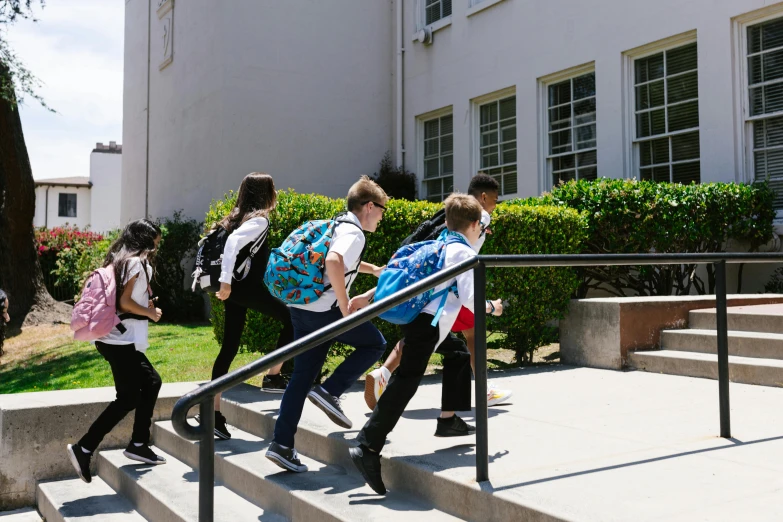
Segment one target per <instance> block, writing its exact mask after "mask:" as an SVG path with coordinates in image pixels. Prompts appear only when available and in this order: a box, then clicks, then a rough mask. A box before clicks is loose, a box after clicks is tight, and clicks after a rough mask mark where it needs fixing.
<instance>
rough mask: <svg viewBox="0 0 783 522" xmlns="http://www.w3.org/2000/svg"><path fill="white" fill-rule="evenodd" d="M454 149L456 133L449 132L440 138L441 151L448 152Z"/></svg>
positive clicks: (442, 152)
mask: <svg viewBox="0 0 783 522" xmlns="http://www.w3.org/2000/svg"><path fill="white" fill-rule="evenodd" d="M452 151H454V135H453V134H449V135H448V136H443V137H442V138H441V139H440V153H441V154H446V153H449V152H452Z"/></svg>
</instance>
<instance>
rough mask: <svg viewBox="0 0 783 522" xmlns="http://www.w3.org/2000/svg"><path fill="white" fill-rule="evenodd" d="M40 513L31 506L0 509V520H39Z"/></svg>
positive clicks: (14, 521)
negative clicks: (7, 509)
mask: <svg viewBox="0 0 783 522" xmlns="http://www.w3.org/2000/svg"><path fill="white" fill-rule="evenodd" d="M41 520H42V519H41V515H39V514H38V511H36V510H35V509H32V508H25V509H15V510H13V511H0V522H41Z"/></svg>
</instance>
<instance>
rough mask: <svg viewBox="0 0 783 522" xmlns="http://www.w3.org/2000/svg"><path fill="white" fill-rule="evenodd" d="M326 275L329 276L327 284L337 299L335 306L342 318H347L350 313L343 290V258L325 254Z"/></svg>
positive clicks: (335, 254)
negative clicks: (330, 286) (338, 308)
mask: <svg viewBox="0 0 783 522" xmlns="http://www.w3.org/2000/svg"><path fill="white" fill-rule="evenodd" d="M326 275H327V276H329V282H330V283H331V285H332V288H333V289H334V295H335V297H337V306H339V307H340V312H342V314H343V317H347V316H348V315H349V314H350V313H351V312H350V310H349V308H348V292H347V291H346V290H345V264H344V262H343V256H341V255H340V254H338V253H337V252H329V253H328V254H326Z"/></svg>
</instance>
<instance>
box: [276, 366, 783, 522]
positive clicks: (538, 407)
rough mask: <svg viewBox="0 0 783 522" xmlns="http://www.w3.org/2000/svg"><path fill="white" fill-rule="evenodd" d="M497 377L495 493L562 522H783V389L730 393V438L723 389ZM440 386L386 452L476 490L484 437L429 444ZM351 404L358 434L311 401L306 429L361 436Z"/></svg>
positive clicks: (571, 371)
mask: <svg viewBox="0 0 783 522" xmlns="http://www.w3.org/2000/svg"><path fill="white" fill-rule="evenodd" d="M490 379H492V380H494V381H495V382H496V383H497V384H498V385H499V386H500V387H504V388H510V389H512V390H513V391H514V397H513V399H512V403H511V404H508V405H505V406H498V407H494V408H491V409H490V443H489V448H490V468H489V473H490V482H489V484H485V485H482V489H485V490H487V491H491V492H492V493H493V494H494V495H498V496H502V497H504V498H505V499H507V500H510V501H513V502H515V503H519V504H523V505H526V506H528V507H529V508H533V509H536V510H538V511H540V512H543V513H548V514H550V515H552V516H554V517H555V518H560V519H565V520H578V521H602V522H605V521H610V520H616V521H629V520H633V521H653V520H655V521H658V520H660V521H664V520H665V521H677V520H682V521H694V520H709V521H718V520H725V521H736V520H753V521H763V520H770V521H773V520H774V521H780V520H783V407H782V406H783V389H777V388H766V387H760V386H751V385H742V384H732V385H731V401H732V402H731V404H732V428H733V430H732V434H733V436H734V438H733V439H731V440H725V439H721V438H719V437H718V433H719V417H718V383H717V382H716V381H711V380H706V379H695V378H688V377H677V376H669V375H658V374H650V373H644V372H616V371H607V370H596V369H588V368H573V367H568V366H555V367H550V368H547V369H527V370H517V371H511V372H504V373H502V374H496V375H495V376H492V375H491V376H490ZM439 383H440V378H439V377H438V376H433V377H428V378H426V379H425V381H424V383H423V385H422V386H421V388H420V389H419V392H418V393H417V395H416V396H415V397H414V399H413V401H412V402H411V404H410V405H409V408H408V411H407V412H406V414H405V416H404V418H403V419H401V421H400V423H399V424H398V425H397V428H396V429H395V430H394V432H392V433H391V434H390V436H389V439H390V443H389V444H388V445H387V446H386V449H385V450H384V452H383V454H384V456H386V457H389V458H392V459H394V458H400V459H404V460H405V461H406V462H408V463H414V464H415V465H417V466H421V467H424V468H428V469H431V470H432V471H433V472H434V473H436V474H438V475H442V476H443V477H444V478H445V477H447V478H448V479H449V480H453V481H458V482H462V483H464V484H471V483H472V484H474V487H475V468H474V462H475V439H474V438H473V437H470V438H462V439H460V438H453V439H441V438H436V437H433V436H432V435H433V433H434V431H435V422H436V421H435V420H434V419H435V417H436V415H437V413H438V409H437V408H438V405H439V401H440V392H441V387H440V384H439ZM270 398H271V397H270ZM275 403H277V401H276V400H268V399H267V400H265V401H264V405H265V406H266V408H265V409H266V411H270V410H272V408H274V405H275ZM343 406H344V409H345V411H346V414H347V415H348V417H349V418H351V419H352V420H353V422H354V429H353V430H350V431H349V432H343V433H342V434H337V433H334V432H340V431H342V430H339V428H336V427H334V425H331V426H329V423H328V422H327V423H323V420H324V417H323V414H322V413H321V412H320V411H318V410H317V409H316V408H315V407H314V406H312V405H311V404H309V403H308V404H307V405H306V406H305V415H304V417H303V422H304V423H306V425H308V426H309V427H311V428H316V427H319V426H320V427H322V428H321V430H324V432H325V433H324V434H326V433H328V432H331V433H332V436H338V437H339V436H345V437H346V438H353V437H354V436H355V435H354V434H355V433H356V432H357V431H358V429H359V428H361V425H362V424H363V422H364V421H365V420H366V418H367V417H368V416H369V411H368V409H367V407H366V405H365V404H364V401H363V398H362V394H361V392H360V391H359V390H358V388H357V389H356V391H352V392H350V393H349V394H348V395H347V396H346V398H345V400H344V403H343ZM463 417H464V418H465V419H466V420H468V421H469V422H473V421H474V419H473V415H472V414H465V415H463ZM316 429H317V428H316ZM319 431H320V430H319ZM298 449H299V450H300V452H302V453H305V454H306V453H307V448H305V447H300V448H298Z"/></svg>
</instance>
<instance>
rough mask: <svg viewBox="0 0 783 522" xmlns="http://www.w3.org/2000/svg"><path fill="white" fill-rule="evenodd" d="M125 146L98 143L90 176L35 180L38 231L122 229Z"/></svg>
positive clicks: (112, 143)
mask: <svg viewBox="0 0 783 522" xmlns="http://www.w3.org/2000/svg"><path fill="white" fill-rule="evenodd" d="M121 181H122V145H118V144H116V143H115V142H113V141H112V142H110V143H109V144H108V145H104V144H103V143H98V144H96V146H95V149H93V151H92V153H91V154H90V175H89V177H87V176H82V177H70V178H53V179H38V180H35V218H34V221H33V224H34V225H35V226H36V227H47V228H53V227H57V226H63V225H66V224H68V225H75V226H77V227H79V228H80V229H86V228H89V229H91V230H93V231H95V232H106V231H108V230H112V229H115V228H118V227H119V226H120V224H121V221H120V208H121V190H122V189H121Z"/></svg>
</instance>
